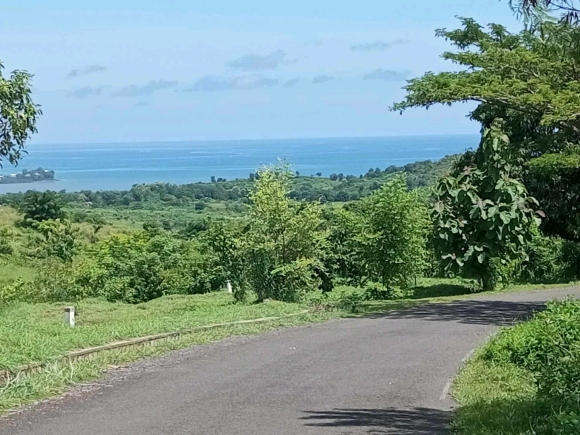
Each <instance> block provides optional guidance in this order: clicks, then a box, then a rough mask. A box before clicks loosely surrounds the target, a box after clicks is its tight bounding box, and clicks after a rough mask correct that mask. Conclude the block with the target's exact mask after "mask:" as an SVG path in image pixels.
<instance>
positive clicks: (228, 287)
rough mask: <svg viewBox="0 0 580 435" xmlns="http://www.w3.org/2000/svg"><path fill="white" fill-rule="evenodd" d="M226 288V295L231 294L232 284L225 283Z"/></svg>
mask: <svg viewBox="0 0 580 435" xmlns="http://www.w3.org/2000/svg"><path fill="white" fill-rule="evenodd" d="M226 288H227V289H228V293H232V283H231V282H229V281H228V282H227V283H226Z"/></svg>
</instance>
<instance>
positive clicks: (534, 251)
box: [518, 233, 580, 283]
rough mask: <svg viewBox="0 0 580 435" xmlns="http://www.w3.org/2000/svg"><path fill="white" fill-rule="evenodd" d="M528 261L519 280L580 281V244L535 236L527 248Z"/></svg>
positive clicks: (543, 281) (533, 281) (525, 262)
mask: <svg viewBox="0 0 580 435" xmlns="http://www.w3.org/2000/svg"><path fill="white" fill-rule="evenodd" d="M526 253H527V255H528V259H527V261H524V262H523V263H522V265H521V270H520V271H519V274H518V280H519V281H521V282H532V283H563V282H570V281H575V280H578V279H580V244H579V243H578V242H573V241H568V240H562V239H559V238H557V237H545V236H542V235H540V234H539V233H537V234H535V235H534V237H533V238H532V240H531V241H530V242H529V243H528V245H527V247H526Z"/></svg>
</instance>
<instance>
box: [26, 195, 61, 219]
mask: <svg viewBox="0 0 580 435" xmlns="http://www.w3.org/2000/svg"><path fill="white" fill-rule="evenodd" d="M63 206H64V202H63V200H62V198H61V196H60V195H59V194H58V193H56V192H51V191H47V192H35V191H28V192H26V193H25V194H24V198H23V201H22V203H21V204H20V206H19V208H20V211H22V212H23V213H24V221H23V224H24V225H25V226H31V225H34V223H36V222H43V221H46V220H55V219H62V218H64V216H65V215H64V211H63V209H62V208H63Z"/></svg>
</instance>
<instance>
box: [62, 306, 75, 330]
mask: <svg viewBox="0 0 580 435" xmlns="http://www.w3.org/2000/svg"><path fill="white" fill-rule="evenodd" d="M64 324H65V325H66V326H70V327H71V328H72V327H73V326H75V307H65V309H64Z"/></svg>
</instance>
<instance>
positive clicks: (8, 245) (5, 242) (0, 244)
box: [0, 225, 14, 255]
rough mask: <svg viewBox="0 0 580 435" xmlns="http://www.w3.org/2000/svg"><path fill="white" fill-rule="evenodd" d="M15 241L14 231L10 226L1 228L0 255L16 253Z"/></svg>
mask: <svg viewBox="0 0 580 435" xmlns="http://www.w3.org/2000/svg"><path fill="white" fill-rule="evenodd" d="M13 239H14V234H13V231H12V229H11V228H10V227H8V226H4V225H3V226H0V255H11V254H12V253H13V252H14V248H13V246H12V240H13Z"/></svg>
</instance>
